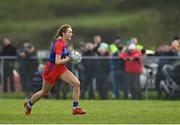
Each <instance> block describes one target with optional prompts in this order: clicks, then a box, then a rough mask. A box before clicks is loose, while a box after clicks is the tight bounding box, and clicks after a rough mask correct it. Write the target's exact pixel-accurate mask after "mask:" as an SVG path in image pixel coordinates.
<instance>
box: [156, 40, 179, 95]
mask: <svg viewBox="0 0 180 125" xmlns="http://www.w3.org/2000/svg"><path fill="white" fill-rule="evenodd" d="M178 46H179V44H178V42H177V40H173V41H171V43H170V45H161V46H160V47H159V48H158V49H157V50H156V53H155V55H156V56H160V57H161V56H166V59H163V58H162V59H161V58H160V59H159V62H158V68H157V73H156V80H155V85H156V90H157V92H158V96H159V98H160V97H161V90H160V82H161V81H162V80H164V79H165V76H164V74H163V73H162V69H163V66H164V65H166V64H169V65H172V63H173V62H174V61H175V60H173V59H167V57H170V56H178V52H177V49H178Z"/></svg>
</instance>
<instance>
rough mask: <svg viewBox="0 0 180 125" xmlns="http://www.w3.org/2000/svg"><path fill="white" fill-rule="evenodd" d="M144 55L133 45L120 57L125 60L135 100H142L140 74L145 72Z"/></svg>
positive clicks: (129, 83) (129, 84)
mask: <svg viewBox="0 0 180 125" xmlns="http://www.w3.org/2000/svg"><path fill="white" fill-rule="evenodd" d="M141 56H142V53H141V52H140V51H139V50H136V49H135V45H134V44H133V43H131V44H130V45H129V46H128V48H127V50H126V51H125V52H122V53H120V54H119V57H120V58H122V59H124V60H125V72H126V78H127V84H128V87H129V90H130V93H131V96H132V98H133V99H141V93H142V92H141V86H140V74H141V73H142V70H143V68H142V67H143V63H142V58H141Z"/></svg>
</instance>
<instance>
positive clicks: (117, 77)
mask: <svg viewBox="0 0 180 125" xmlns="http://www.w3.org/2000/svg"><path fill="white" fill-rule="evenodd" d="M113 75H114V83H113V84H114V85H113V92H114V94H115V98H116V99H119V98H120V90H123V92H124V98H125V99H127V98H128V84H127V82H126V74H125V72H124V71H120V70H116V71H114V72H113Z"/></svg>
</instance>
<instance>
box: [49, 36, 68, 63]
mask: <svg viewBox="0 0 180 125" xmlns="http://www.w3.org/2000/svg"><path fill="white" fill-rule="evenodd" d="M67 47H68V46H67V45H66V44H65V43H64V41H63V39H58V40H56V41H55V42H53V43H52V44H51V50H50V55H49V58H48V61H49V62H51V63H54V64H55V58H56V54H57V55H61V59H63V58H65V57H66V56H68V55H69V52H68V49H67Z"/></svg>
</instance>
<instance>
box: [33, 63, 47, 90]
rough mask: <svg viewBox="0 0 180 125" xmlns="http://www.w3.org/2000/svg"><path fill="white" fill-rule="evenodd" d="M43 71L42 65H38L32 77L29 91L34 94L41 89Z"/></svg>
mask: <svg viewBox="0 0 180 125" xmlns="http://www.w3.org/2000/svg"><path fill="white" fill-rule="evenodd" d="M43 71H44V65H43V64H39V66H38V70H36V71H35V72H34V74H33V76H32V84H31V91H32V93H35V92H37V91H39V90H40V89H41V87H42V81H43V79H42V73H43Z"/></svg>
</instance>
